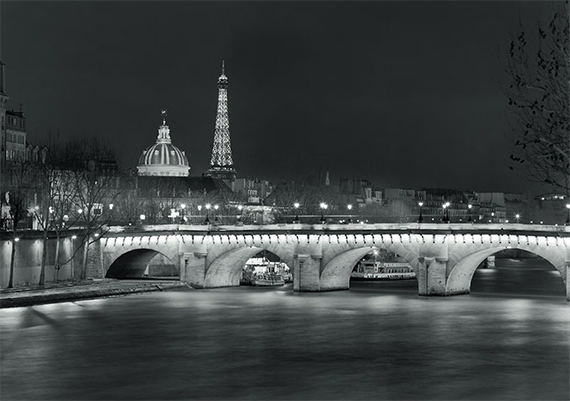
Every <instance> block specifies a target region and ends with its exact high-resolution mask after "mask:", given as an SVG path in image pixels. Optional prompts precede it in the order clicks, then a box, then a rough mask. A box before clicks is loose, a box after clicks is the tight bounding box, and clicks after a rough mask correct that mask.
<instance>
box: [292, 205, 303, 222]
mask: <svg viewBox="0 0 570 401" xmlns="http://www.w3.org/2000/svg"><path fill="white" fill-rule="evenodd" d="M299 206H301V205H300V204H299V202H295V203H293V207H294V208H295V220H293V224H295V223H299Z"/></svg>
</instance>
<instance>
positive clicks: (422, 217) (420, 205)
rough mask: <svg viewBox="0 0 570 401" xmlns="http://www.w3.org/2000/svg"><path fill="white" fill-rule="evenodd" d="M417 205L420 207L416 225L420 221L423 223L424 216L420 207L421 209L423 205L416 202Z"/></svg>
mask: <svg viewBox="0 0 570 401" xmlns="http://www.w3.org/2000/svg"><path fill="white" fill-rule="evenodd" d="M418 205H419V207H420V215H419V217H418V223H421V222H422V221H424V216H423V215H422V207H423V205H424V203H423V202H418Z"/></svg>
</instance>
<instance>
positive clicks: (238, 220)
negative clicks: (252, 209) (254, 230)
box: [237, 205, 243, 226]
mask: <svg viewBox="0 0 570 401" xmlns="http://www.w3.org/2000/svg"><path fill="white" fill-rule="evenodd" d="M237 208H238V215H237V224H238V226H241V225H242V224H243V222H242V221H241V211H242V209H243V206H242V205H238V207H237Z"/></svg>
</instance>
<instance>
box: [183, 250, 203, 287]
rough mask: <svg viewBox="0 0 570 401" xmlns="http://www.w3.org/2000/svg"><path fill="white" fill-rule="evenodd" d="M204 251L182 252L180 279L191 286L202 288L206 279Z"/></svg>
mask: <svg viewBox="0 0 570 401" xmlns="http://www.w3.org/2000/svg"><path fill="white" fill-rule="evenodd" d="M206 256H207V253H206V251H202V252H200V251H197V252H184V254H183V256H182V263H181V266H180V280H181V281H184V282H186V283H188V284H189V285H190V286H191V287H192V288H204V284H205V280H206Z"/></svg>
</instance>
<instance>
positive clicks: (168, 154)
mask: <svg viewBox="0 0 570 401" xmlns="http://www.w3.org/2000/svg"><path fill="white" fill-rule="evenodd" d="M165 115H166V113H165V112H163V116H165ZM137 169H138V174H139V175H151V176H164V177H169V176H170V177H187V176H188V172H189V170H190V166H189V165H188V158H187V157H186V154H185V153H184V151H182V150H180V149H178V148H177V147H176V146H174V145H173V144H172V139H171V138H170V128H168V125H166V119H163V121H162V125H161V126H160V127H159V128H158V138H157V139H156V143H155V144H154V145H152V146H150V147H148V148H147V149H145V150H144V151H143V153H142V155H141V157H140V158H139V165H138V166H137Z"/></svg>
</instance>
